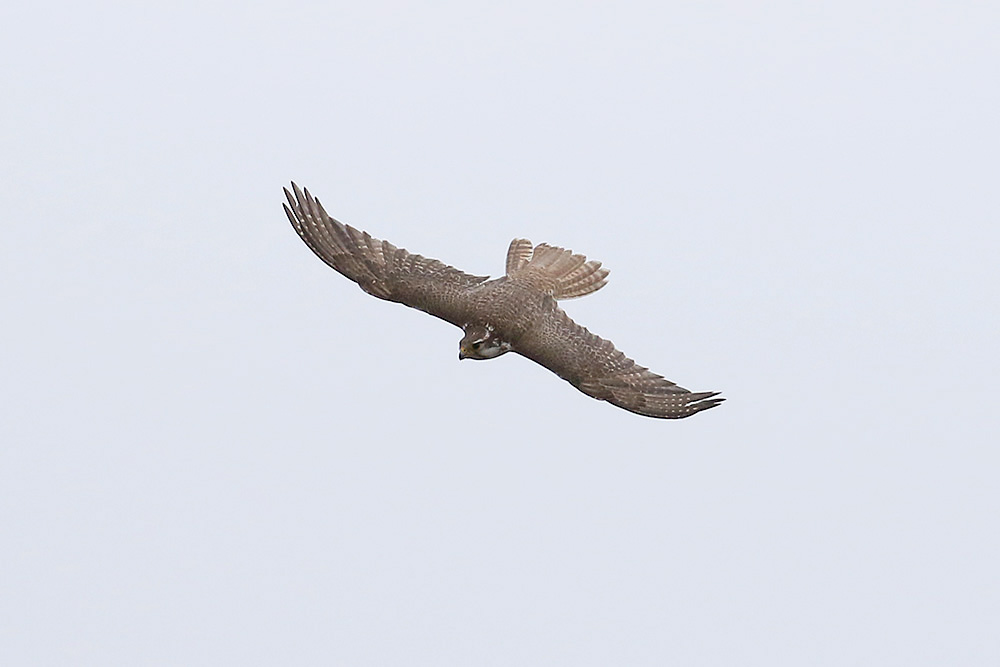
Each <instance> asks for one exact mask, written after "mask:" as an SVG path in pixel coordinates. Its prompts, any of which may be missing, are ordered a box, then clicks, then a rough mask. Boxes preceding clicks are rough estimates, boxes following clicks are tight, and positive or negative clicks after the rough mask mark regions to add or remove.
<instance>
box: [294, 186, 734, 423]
mask: <svg viewBox="0 0 1000 667" xmlns="http://www.w3.org/2000/svg"><path fill="white" fill-rule="evenodd" d="M293 193H294V194H293ZM285 195H286V197H287V199H288V204H287V205H286V206H285V212H286V213H287V215H288V219H289V220H290V221H291V223H292V226H293V227H295V230H296V231H297V232H298V233H299V236H301V237H302V240H303V241H305V243H306V245H308V246H309V248H310V249H312V251H313V252H314V253H316V255H317V256H319V257H320V259H322V260H323V261H324V262H326V263H327V264H329V265H330V266H331V267H332V268H334V269H336V270H337V271H338V272H340V273H342V274H343V275H345V276H346V277H348V278H350V279H351V280H353V281H354V282H356V283H358V285H359V286H360V287H361V288H362V289H363V290H365V291H366V292H368V293H369V294H372V295H373V296H377V297H379V298H381V299H386V300H389V301H396V302H399V303H402V304H404V305H407V306H411V307H413V308H418V309H420V310H423V311H424V312H427V313H429V314H431V315H434V316H436V317H440V318H441V319H443V320H446V321H448V322H451V323H452V324H454V325H455V326H458V327H461V328H462V329H463V331H464V332H465V336H464V337H463V338H462V340H461V342H460V344H459V358H460V359H492V358H495V357H498V356H500V355H502V354H504V353H506V352H509V351H513V352H517V353H518V354H520V355H522V356H524V357H527V358H528V359H531V360H532V361H535V362H537V363H539V364H541V365H542V366H545V367H546V368H548V369H550V370H552V371H553V372H555V373H556V374H558V375H559V376H560V377H562V378H563V379H565V380H567V381H568V382H570V383H571V384H572V385H573V386H575V387H576V388H577V389H579V390H580V391H582V392H584V393H585V394H588V395H589V396H592V397H594V398H597V399H600V400H605V401H608V402H610V403H613V404H614V405H617V406H619V407H622V408H625V409H626V410H630V411H632V412H635V413H638V414H641V415H646V416H649V417H659V418H668V419H676V418H681V417H687V416H689V415H692V414H694V413H696V412H700V411H701V410H705V409H708V408H711V407H715V406H716V405H718V404H719V403H720V402H722V400H723V399H721V398H716V396H717V392H698V393H695V392H690V391H688V390H687V389H684V388H683V387H679V386H677V385H676V384H674V383H673V382H670V381H669V380H666V379H664V378H663V377H661V376H659V375H657V374H655V373H651V372H650V371H649V370H647V369H646V368H644V367H642V366H639V365H637V364H636V363H635V362H634V361H632V360H631V359H629V358H628V357H626V356H625V355H624V354H622V353H621V352H619V351H618V350H616V349H615V347H614V345H612V343H611V342H610V341H607V340H604V339H602V338H599V337H598V336H595V335H594V334H592V333H590V332H589V331H587V329H585V328H583V327H581V326H580V325H578V324H576V323H575V322H573V320H571V319H570V318H569V316H568V315H567V314H566V313H565V312H564V311H563V310H562V309H561V308H560V307H559V305H558V303H557V302H558V300H559V299H570V298H575V297H579V296H584V295H586V294H590V293H591V292H595V291H597V290H598V289H600V288H601V287H603V286H604V284H605V283H606V280H607V276H608V270H607V269H604V268H601V263H600V262H595V261H587V258H586V257H584V256H583V255H576V254H573V253H572V252H571V251H569V250H564V249H563V248H557V247H554V246H549V245H546V244H544V243H543V244H539V245H538V246H532V244H531V242H530V241H527V240H526V239H514V240H513V241H512V242H511V244H510V248H509V249H508V251H507V263H506V275H504V276H503V277H500V278H497V279H494V280H489V279H488V278H487V277H485V276H474V275H470V274H467V273H465V272H463V271H460V270H458V269H456V268H454V267H451V266H448V265H446V264H444V263H442V262H440V261H438V260H435V259H428V258H425V257H422V256H420V255H414V254H411V253H409V252H407V251H406V250H403V249H401V248H397V247H396V246H394V245H392V244H391V243H389V242H388V241H382V240H380V239H376V238H373V237H372V236H370V235H369V234H368V233H367V232H361V231H358V230H356V229H354V228H353V227H351V226H349V225H344V224H342V223H340V222H338V221H336V220H334V219H333V218H331V217H330V216H329V215H328V214H327V213H326V211H325V210H323V207H322V205H321V204H320V203H319V201H318V200H317V199H315V198H314V197H312V196H311V195H310V194H309V191H308V190H306V191H305V192H303V191H302V190H300V189H299V188H298V187H297V186H296V185H295V184H294V183H293V184H292V192H289V191H288V190H287V189H286V190H285Z"/></svg>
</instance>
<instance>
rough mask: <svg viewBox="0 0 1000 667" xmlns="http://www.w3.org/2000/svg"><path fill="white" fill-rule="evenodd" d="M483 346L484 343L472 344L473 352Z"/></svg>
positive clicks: (479, 341)
mask: <svg viewBox="0 0 1000 667" xmlns="http://www.w3.org/2000/svg"><path fill="white" fill-rule="evenodd" d="M482 346H483V341H481V340H477V341H476V342H475V343H473V344H472V349H473V350H478V349H479V348H481V347H482Z"/></svg>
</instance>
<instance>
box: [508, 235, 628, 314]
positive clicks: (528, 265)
mask: <svg viewBox="0 0 1000 667" xmlns="http://www.w3.org/2000/svg"><path fill="white" fill-rule="evenodd" d="M521 271H531V272H532V273H536V274H541V276H542V277H543V279H544V280H545V282H548V283H550V289H551V291H552V296H553V297H554V298H556V299H573V298H576V297H579V296H585V295H587V294H590V293H591V292H596V291H597V290H599V289H601V288H602V287H604V285H605V284H606V283H607V281H608V274H609V273H611V272H610V271H608V269H604V268H601V263H600V262H597V261H594V260H591V261H587V258H586V257H584V256H583V255H575V254H573V251H571V250H566V249H565V248H557V247H555V246H550V245H548V244H546V243H540V244H538V245H537V246H535V247H534V248H532V247H531V241H528V240H527V239H514V240H513V241H511V243H510V248H509V249H508V250H507V275H508V276H513V275H514V274H516V273H519V272H521Z"/></svg>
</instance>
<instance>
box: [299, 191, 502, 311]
mask: <svg viewBox="0 0 1000 667" xmlns="http://www.w3.org/2000/svg"><path fill="white" fill-rule="evenodd" d="M285 197H286V198H287V199H288V203H287V204H284V207H285V213H286V214H287V215H288V220H289V221H290V222H291V223H292V227H294V228H295V231H296V232H298V233H299V236H301V237H302V240H303V241H305V243H306V245H307V246H309V248H310V249H311V250H312V251H313V252H314V253H316V255H317V256H318V257H319V258H320V259H322V260H323V261H324V262H326V263H327V264H328V265H330V266H331V267H332V268H333V269H335V270H336V271H338V272H340V273H342V274H343V275H345V276H347V277H348V278H350V279H351V280H353V281H354V282H356V283H357V284H358V285H360V286H361V289H363V290H364V291H366V292H368V293H369V294H371V295H373V296H377V297H379V298H380V299H386V300H389V301H396V302H398V303H401V304H403V305H406V306H410V307H412V308H417V309H419V310H422V311H424V312H426V313H430V314H431V315H434V316H435V317H440V318H441V319H443V320H446V321H448V322H451V323H452V324H454V325H456V326H459V327H461V326H463V325H464V324H465V323H466V322H468V316H469V314H470V313H469V312H468V311H469V308H470V305H469V300H468V298H467V296H468V292H469V290H471V289H472V288H475V287H477V286H479V285H481V284H482V283H484V282H485V281H486V280H488V278H489V277H488V276H473V275H470V274H468V273H465V272H463V271H459V270H458V269H456V268H454V267H452V266H448V265H447V264H445V263H443V262H440V261H438V260H436V259H430V258H427V257H422V256H421V255H414V254H412V253H409V252H407V251H406V250H403V249H402V248H397V247H396V246H394V245H392V244H391V243H389V242H388V241H383V240H381V239H376V238H373V237H372V236H370V235H369V234H368V232H361V231H358V230H357V229H354V228H353V227H351V226H350V225H345V224H343V223H341V222H338V221H337V220H334V219H333V218H332V217H330V215H328V214H327V212H326V211H325V210H323V205H322V204H320V203H319V200H318V199H316V198H315V197H313V196H312V195H311V194H309V190H304V191H303V190H302V189H300V188H299V186H297V185H295V183H292V191H291V192H289V190H288V188H285Z"/></svg>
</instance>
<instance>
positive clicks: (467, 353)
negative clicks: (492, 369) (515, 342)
mask: <svg viewBox="0 0 1000 667" xmlns="http://www.w3.org/2000/svg"><path fill="white" fill-rule="evenodd" d="M504 352H510V343H508V342H507V341H505V340H500V339H499V338H497V336H496V335H495V334H494V333H493V328H492V327H489V326H484V325H481V324H470V325H467V326H466V327H465V337H464V338H462V340H461V341H460V342H459V343H458V358H459V360H461V359H492V358H494V357H499V356H500V355H501V354H503V353H504Z"/></svg>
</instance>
